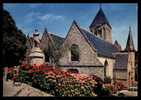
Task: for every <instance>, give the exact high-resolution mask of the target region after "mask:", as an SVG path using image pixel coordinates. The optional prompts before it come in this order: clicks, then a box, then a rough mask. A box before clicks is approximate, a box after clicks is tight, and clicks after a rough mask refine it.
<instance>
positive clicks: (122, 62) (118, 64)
mask: <svg viewBox="0 0 141 100" xmlns="http://www.w3.org/2000/svg"><path fill="white" fill-rule="evenodd" d="M115 59H116V60H115V68H114V69H127V64H128V53H120V54H117V55H116V57H115Z"/></svg>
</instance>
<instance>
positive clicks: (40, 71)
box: [17, 65, 110, 96]
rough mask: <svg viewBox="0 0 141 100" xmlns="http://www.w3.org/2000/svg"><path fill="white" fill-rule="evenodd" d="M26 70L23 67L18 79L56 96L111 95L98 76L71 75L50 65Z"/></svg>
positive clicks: (31, 67)
mask: <svg viewBox="0 0 141 100" xmlns="http://www.w3.org/2000/svg"><path fill="white" fill-rule="evenodd" d="M26 68H29V67H27V66H26ZM26 68H24V67H23V66H22V68H21V70H20V72H19V76H18V78H17V79H18V80H19V81H21V82H24V83H27V84H30V85H32V86H33V87H36V88H39V89H41V90H43V91H45V92H47V93H49V94H52V95H54V96H96V95H98V96H105V95H107V96H108V95H110V92H109V90H108V89H103V87H102V85H103V82H102V80H101V79H100V78H97V77H96V76H93V77H92V76H88V75H84V74H83V75H82V74H78V73H69V72H65V71H62V70H61V69H59V68H55V69H54V68H53V67H51V66H50V67H49V66H48V65H41V66H36V65H34V66H30V68H29V70H27V69H26ZM95 79H98V80H97V81H95Z"/></svg>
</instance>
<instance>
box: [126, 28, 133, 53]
mask: <svg viewBox="0 0 141 100" xmlns="http://www.w3.org/2000/svg"><path fill="white" fill-rule="evenodd" d="M125 51H135V48H134V43H133V38H132V32H131V27H130V26H129V35H128V39H127V44H126V48H125Z"/></svg>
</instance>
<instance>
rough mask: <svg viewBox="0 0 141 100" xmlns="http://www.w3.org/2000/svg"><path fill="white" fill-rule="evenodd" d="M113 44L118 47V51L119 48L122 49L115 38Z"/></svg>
mask: <svg viewBox="0 0 141 100" xmlns="http://www.w3.org/2000/svg"><path fill="white" fill-rule="evenodd" d="M114 45H115V46H116V47H117V48H118V49H119V51H121V50H122V48H121V45H120V44H119V43H118V41H117V40H115V43H114Z"/></svg>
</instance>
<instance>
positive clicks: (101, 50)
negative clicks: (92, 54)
mask: <svg viewBox="0 0 141 100" xmlns="http://www.w3.org/2000/svg"><path fill="white" fill-rule="evenodd" d="M80 31H81V32H82V33H83V34H84V36H85V38H86V39H87V40H88V41H89V43H90V45H92V46H93V47H94V48H95V49H96V50H97V53H98V55H99V56H104V57H110V58H113V57H114V56H113V54H112V53H115V52H118V48H117V47H116V46H115V45H113V44H111V43H109V42H106V41H104V40H102V39H100V38H98V37H96V36H95V35H93V34H92V33H91V32H88V31H86V30H84V29H82V28H80Z"/></svg>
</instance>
